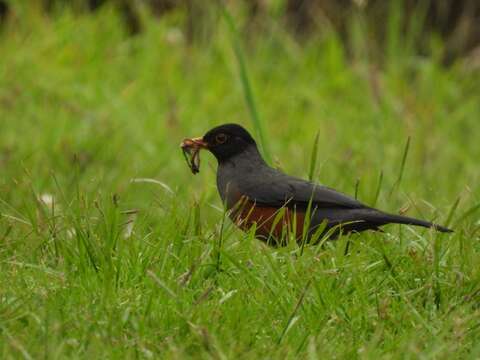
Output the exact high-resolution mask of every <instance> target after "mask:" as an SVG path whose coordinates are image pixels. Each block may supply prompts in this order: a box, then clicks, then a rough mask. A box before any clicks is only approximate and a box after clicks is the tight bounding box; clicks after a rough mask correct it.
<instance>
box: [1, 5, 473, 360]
mask: <svg viewBox="0 0 480 360" xmlns="http://www.w3.org/2000/svg"><path fill="white" fill-rule="evenodd" d="M16 15H17V17H16V19H15V21H14V22H13V23H10V24H9V26H8V27H7V28H5V29H3V31H2V32H1V34H0V54H1V55H0V169H1V174H2V176H1V177H0V213H1V217H0V357H1V358H4V359H8V358H27V359H28V358H42V357H43V358H65V357H69V358H125V357H132V358H133V357H139V358H152V357H153V358H160V357H161V358H184V357H186V358H285V357H286V358H297V357H301V358H309V359H315V358H319V359H321V358H333V357H335V358H360V359H376V358H380V357H383V358H393V359H396V358H411V359H417V358H424V359H451V358H471V359H475V358H478V357H480V327H479V323H480V308H479V306H478V304H479V302H478V300H479V298H480V267H479V263H480V237H479V234H480V232H479V229H480V224H479V218H480V190H479V187H478V184H479V181H480V168H479V166H478V164H479V160H478V159H479V158H480V146H479V145H478V134H479V133H480V123H479V119H480V77H479V74H478V73H475V72H472V71H469V70H465V69H464V68H463V66H462V65H461V64H460V63H459V64H457V65H454V66H453V67H451V68H448V69H446V68H443V67H441V66H440V65H439V64H438V63H437V62H436V61H435V57H432V58H422V57H419V56H415V55H414V54H411V53H410V52H409V51H408V47H402V43H401V42H402V38H401V37H400V36H397V35H398V34H397V35H395V34H392V31H393V30H392V28H394V27H393V26H391V27H390V28H389V31H390V32H389V36H392V37H395V42H394V43H395V46H396V47H395V48H389V52H388V53H387V54H386V59H385V63H384V65H385V66H382V67H378V66H376V65H374V64H373V63H372V62H371V59H368V58H367V57H366V56H362V52H361V51H359V53H358V54H354V56H353V61H349V60H348V59H347V57H346V54H345V51H344V50H343V47H342V46H341V43H340V42H339V40H338V38H337V37H336V36H335V35H334V34H331V35H329V36H324V37H322V38H313V39H311V40H310V41H307V42H306V43H305V44H304V45H302V46H300V45H299V44H297V43H296V42H295V41H293V39H292V38H290V37H289V36H288V35H287V34H286V33H285V32H283V31H282V30H281V29H280V28H278V27H272V29H270V30H263V31H262V32H259V33H258V34H256V36H255V39H254V40H251V41H250V42H249V43H248V44H237V45H235V44H234V43H233V42H232V41H234V40H232V39H233V38H232V33H230V32H229V31H230V30H229V29H230V28H229V27H228V24H226V23H225V21H223V20H222V19H220V20H219V23H218V26H219V31H218V32H216V33H214V35H213V37H212V40H211V41H210V42H208V43H206V44H202V45H198V46H190V47H189V46H187V45H186V44H185V43H184V42H183V41H182V39H181V37H179V36H178V34H179V32H178V28H177V27H176V26H177V19H176V17H175V16H172V17H171V18H169V19H166V20H164V21H162V22H158V21H154V20H152V19H150V18H148V17H146V18H145V22H146V29H145V32H144V33H143V34H142V35H141V36H138V37H134V38H128V37H126V36H125V34H124V33H123V31H122V29H121V22H120V19H119V18H118V17H116V16H115V14H114V13H113V12H112V11H111V9H108V8H106V9H103V10H102V11H100V12H99V13H97V14H95V15H92V16H83V17H75V16H73V15H71V14H69V13H64V14H59V15H58V16H57V17H55V18H54V19H49V18H47V17H44V16H40V15H39V14H38V13H37V12H36V11H34V10H32V9H28V8H27V7H21V6H19V5H18V8H16ZM237 25H238V24H237ZM266 27H267V28H269V27H268V26H266ZM233 35H235V34H233ZM356 39H357V40H358V39H362V36H361V34H357V36H356ZM434 40H435V39H432V47H433V50H434V52H435V51H440V50H441V49H440V50H438V49H437V48H436V46H439V45H438V42H437V41H434ZM235 41H236V40H235ZM232 45H235V46H241V47H240V48H235V47H234V46H232ZM364 45H365V44H362V43H361V42H360V43H359V44H357V47H358V48H362V47H363V46H364ZM235 49H236V50H235ZM239 54H240V55H241V56H243V58H244V60H245V62H246V64H245V65H246V67H248V73H247V72H243V70H242V72H240V69H239V63H238V61H237V60H238V55H239ZM380 69H381V70H380ZM245 81H247V83H248V84H249V86H250V87H251V93H250V95H247V96H245V92H244V91H245V86H244V85H245ZM248 97H251V100H250V101H253V102H251V103H250V102H249V104H248V106H247V104H246V103H245V98H247V100H248ZM252 106H253V108H254V110H253V111H254V112H255V114H257V115H254V116H257V119H256V121H257V122H258V124H256V125H255V126H254V125H253V123H252V122H251V120H250V119H251V118H250V116H251V114H252ZM257 111H258V113H257ZM258 114H261V117H260V116H258ZM224 122H239V123H242V124H244V125H245V126H246V127H248V128H249V129H251V130H252V131H253V130H254V129H257V131H264V136H265V139H266V140H265V141H268V150H269V153H270V154H271V156H272V159H273V160H272V163H273V164H274V165H275V166H278V167H281V168H282V169H284V170H285V171H287V172H288V173H290V174H295V175H298V176H302V177H305V178H307V177H309V176H311V177H313V178H314V179H316V180H317V181H319V182H321V183H323V184H326V185H329V186H332V187H335V188H337V189H339V190H342V191H344V192H346V193H349V194H352V195H353V194H354V193H357V196H358V198H359V199H360V200H362V201H363V202H365V203H367V204H374V203H375V204H376V206H378V207H380V208H382V209H385V210H388V211H391V212H398V211H400V210H402V211H406V210H408V214H409V215H411V216H418V217H421V218H425V219H430V220H432V219H434V220H436V221H437V222H439V223H442V224H444V223H450V226H452V227H453V228H454V229H455V233H453V234H452V235H446V234H443V235H441V234H437V233H433V232H431V231H429V230H425V229H420V228H411V227H405V226H403V227H400V226H389V227H386V228H385V230H386V232H385V233H365V234H362V235H356V236H350V237H343V238H340V239H339V240H338V241H335V242H331V243H327V244H326V245H325V246H324V247H315V246H305V247H304V248H300V247H296V246H295V245H293V244H292V245H290V246H288V247H287V248H285V249H272V248H267V247H265V246H264V245H262V244H261V243H260V242H259V241H257V240H255V239H253V238H252V237H251V235H250V234H243V233H241V232H240V231H238V230H236V229H234V227H233V226H232V224H231V223H230V222H229V220H228V219H226V218H225V215H224V213H223V212H222V211H221V207H222V204H221V201H220V199H219V197H218V195H217V193H216V188H215V171H214V169H215V161H214V159H213V157H212V156H210V155H208V154H202V160H203V162H202V171H201V173H200V174H199V175H197V176H195V177H194V176H192V175H191V173H190V171H189V170H188V168H187V166H186V164H185V163H184V161H183V158H182V154H181V152H180V150H179V146H178V145H179V143H180V141H181V139H182V138H184V137H187V136H195V135H201V134H203V133H204V132H205V131H206V130H208V129H209V128H210V127H212V126H214V125H217V124H221V123H224ZM259 126H260V129H261V128H263V130H258V129H259ZM317 133H318V137H316V136H317ZM407 139H409V140H408V143H407ZM406 144H408V145H406ZM132 179H137V180H136V181H132ZM142 179H154V180H155V181H148V180H142ZM133 210H135V211H133ZM347 244H348V245H347ZM347 246H348V247H349V249H348V250H349V251H348V252H346V251H345V249H346V247H347Z"/></svg>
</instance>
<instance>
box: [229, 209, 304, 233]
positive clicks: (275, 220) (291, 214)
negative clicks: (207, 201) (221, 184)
mask: <svg viewBox="0 0 480 360" xmlns="http://www.w3.org/2000/svg"><path fill="white" fill-rule="evenodd" d="M235 208H236V209H234V210H233V211H232V212H231V213H230V217H231V218H232V221H233V222H234V223H235V224H236V225H237V226H238V227H239V228H241V229H242V230H244V231H248V230H250V229H251V228H252V227H253V226H255V236H257V237H260V238H263V239H268V238H275V239H277V240H280V239H282V238H284V237H285V236H287V235H291V234H293V235H295V238H297V239H299V238H301V237H302V234H303V226H304V221H305V212H303V211H298V210H296V211H295V210H291V209H289V208H287V207H282V208H280V209H278V208H274V207H264V206H256V205H255V203H254V202H251V201H249V200H246V201H240V202H239V203H238V204H237V205H236V207H235Z"/></svg>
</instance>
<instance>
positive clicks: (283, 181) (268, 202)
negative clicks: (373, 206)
mask: <svg viewBox="0 0 480 360" xmlns="http://www.w3.org/2000/svg"><path fill="white" fill-rule="evenodd" d="M272 170H273V169H272ZM245 180H247V181H242V185H241V186H240V192H241V193H242V194H244V195H246V196H247V197H248V198H249V199H250V200H252V201H255V202H256V203H257V204H258V205H260V206H274V207H281V206H284V205H287V206H289V207H290V206H297V207H303V208H306V207H307V206H308V204H309V202H310V201H312V206H314V207H317V208H330V207H335V208H348V209H359V208H365V207H366V206H365V205H364V204H362V203H361V202H359V201H357V200H355V199H353V198H351V197H349V196H347V195H345V194H342V193H340V192H338V191H335V190H333V189H330V188H328V187H326V186H322V185H319V184H315V183H312V182H309V181H305V180H302V179H299V178H295V177H292V176H288V175H285V174H283V173H280V172H277V171H276V170H274V171H272V172H269V173H268V174H263V175H262V178H255V179H254V180H253V181H248V179H245Z"/></svg>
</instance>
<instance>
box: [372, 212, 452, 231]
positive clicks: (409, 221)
mask: <svg viewBox="0 0 480 360" xmlns="http://www.w3.org/2000/svg"><path fill="white" fill-rule="evenodd" d="M381 219H382V221H383V220H384V221H386V223H395V224H405V225H416V226H423V227H426V228H433V229H435V230H437V231H440V232H444V233H449V232H453V230H452V229H449V228H447V227H445V226H441V225H438V224H434V223H431V222H428V221H424V220H420V219H415V218H411V217H408V216H402V215H396V214H387V213H382V214H381Z"/></svg>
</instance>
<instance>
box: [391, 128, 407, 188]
mask: <svg viewBox="0 0 480 360" xmlns="http://www.w3.org/2000/svg"><path fill="white" fill-rule="evenodd" d="M410 139H411V138H410V136H409V137H408V138H407V143H406V144H405V149H404V150H403V156H402V163H401V165H400V172H399V174H398V178H397V181H395V183H394V184H393V186H392V189H391V190H390V194H389V197H390V196H392V194H393V192H394V191H395V190H396V189H397V188H398V187H399V186H400V183H401V182H402V178H403V171H404V170H405V163H406V162H407V156H408V150H409V149H410Z"/></svg>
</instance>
